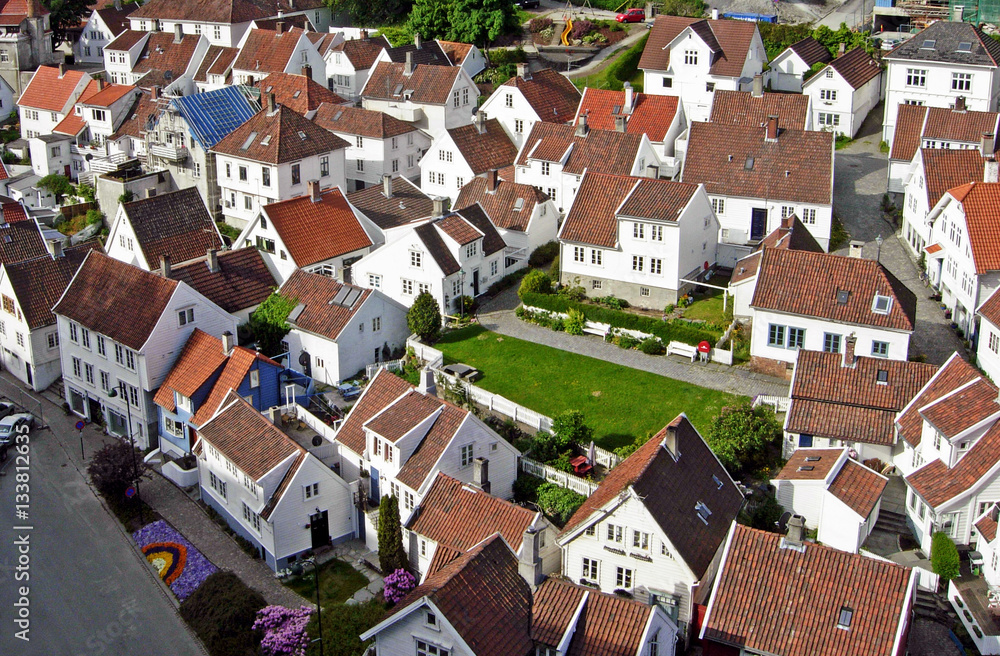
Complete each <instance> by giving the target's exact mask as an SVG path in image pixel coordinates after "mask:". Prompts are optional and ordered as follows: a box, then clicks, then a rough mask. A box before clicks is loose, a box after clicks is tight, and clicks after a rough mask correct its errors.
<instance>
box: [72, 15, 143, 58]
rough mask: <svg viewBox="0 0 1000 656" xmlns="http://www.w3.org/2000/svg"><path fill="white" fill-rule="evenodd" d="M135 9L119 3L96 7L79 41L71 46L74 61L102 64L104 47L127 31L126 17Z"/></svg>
mask: <svg viewBox="0 0 1000 656" xmlns="http://www.w3.org/2000/svg"><path fill="white" fill-rule="evenodd" d="M135 8H136V5H125V6H123V5H122V3H121V2H120V1H116V2H115V4H114V5H112V6H109V7H103V6H100V5H98V8H97V9H94V10H93V12H91V14H90V17H89V18H88V19H87V22H86V24H84V26H83V31H82V32H81V33H80V38H79V40H77V41H76V43H74V44H73V59H74V61H76V62H77V63H83V62H86V63H88V64H103V63H104V46H106V45H108V44H109V43H111V42H112V41H113V40H114V39H115V37H117V36H118V35H119V34H121V33H122V32H124V31H125V30H127V29H128V15H129V14H130V13H131V12H132V11H133V10H134V9H135Z"/></svg>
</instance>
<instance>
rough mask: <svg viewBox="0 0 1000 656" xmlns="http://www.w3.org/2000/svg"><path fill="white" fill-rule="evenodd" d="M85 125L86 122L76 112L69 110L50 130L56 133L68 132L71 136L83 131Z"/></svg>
mask: <svg viewBox="0 0 1000 656" xmlns="http://www.w3.org/2000/svg"><path fill="white" fill-rule="evenodd" d="M86 127H87V122H86V121H85V120H83V117H82V116H79V115H77V114H76V112H70V113H68V114H66V118H64V119H63V120H61V121H59V123H58V124H57V125H56V126H55V127H54V128H52V131H53V132H54V133H56V134H68V135H70V136H71V137H75V136H76V135H78V134H80V133H81V132H83V131H84V130H85V129H86Z"/></svg>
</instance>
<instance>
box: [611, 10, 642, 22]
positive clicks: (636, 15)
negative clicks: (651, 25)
mask: <svg viewBox="0 0 1000 656" xmlns="http://www.w3.org/2000/svg"><path fill="white" fill-rule="evenodd" d="M615 20H616V21H618V22H619V23H641V22H643V21H644V20H646V10H645V9H639V8H633V9H627V10H625V11H624V12H622V13H620V14H618V15H617V16H615Z"/></svg>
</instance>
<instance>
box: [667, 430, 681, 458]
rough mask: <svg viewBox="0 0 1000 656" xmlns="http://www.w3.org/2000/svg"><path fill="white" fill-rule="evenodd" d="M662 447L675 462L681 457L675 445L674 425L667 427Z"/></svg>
mask: <svg viewBox="0 0 1000 656" xmlns="http://www.w3.org/2000/svg"><path fill="white" fill-rule="evenodd" d="M663 446H664V447H665V448H666V449H667V451H668V452H669V453H670V456H671V457H672V458H673V459H674V460H677V459H678V458H679V457H680V456H681V453H680V451H679V450H678V444H677V426H675V425H674V424H668V425H667V428H666V435H664V437H663Z"/></svg>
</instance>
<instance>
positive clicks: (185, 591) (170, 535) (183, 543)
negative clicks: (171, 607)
mask: <svg viewBox="0 0 1000 656" xmlns="http://www.w3.org/2000/svg"><path fill="white" fill-rule="evenodd" d="M132 539H134V540H135V543H136V544H137V545H139V548H140V549H142V553H143V554H144V555H145V556H146V560H148V561H149V563H150V564H151V565H152V566H153V567H154V568H155V569H156V571H157V572H158V573H159V575H160V578H161V579H163V582H164V583H166V584H167V585H168V586H170V589H171V590H172V591H173V593H174V595H176V596H177V599H178V600H180V601H184V600H185V599H187V598H188V597H189V596H190V595H191V593H193V592H194V591H195V590H197V589H198V586H200V585H201V584H202V583H203V582H204V581H205V579H206V578H208V576H209V575H210V574H212V573H214V572H216V571H218V568H217V567H216V566H215V565H213V564H212V563H211V562H210V561H209V560H208V558H206V557H205V556H204V555H203V554H202V553H201V552H200V551H198V550H197V549H196V548H195V547H194V546H193V545H192V544H191V543H190V542H188V541H187V540H186V539H185V538H184V536H183V535H181V534H180V533H178V532H177V531H176V530H174V528H173V527H172V526H170V524H167V522H166V521H164V520H162V519H160V520H157V521H155V522H153V523H151V524H146V525H145V526H143V527H142V528H141V529H139V530H138V531H136V532H135V533H133V534H132Z"/></svg>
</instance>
